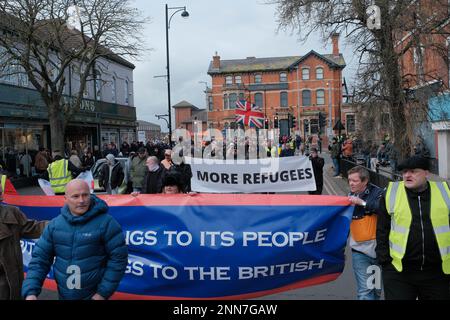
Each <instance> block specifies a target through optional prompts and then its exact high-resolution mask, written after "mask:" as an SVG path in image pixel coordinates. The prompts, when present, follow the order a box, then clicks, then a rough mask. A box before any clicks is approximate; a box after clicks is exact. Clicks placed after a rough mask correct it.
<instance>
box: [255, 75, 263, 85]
mask: <svg viewBox="0 0 450 320" xmlns="http://www.w3.org/2000/svg"><path fill="white" fill-rule="evenodd" d="M261 82H262V75H261V74H259V73H258V74H255V83H261Z"/></svg>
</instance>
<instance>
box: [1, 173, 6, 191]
mask: <svg viewBox="0 0 450 320" xmlns="http://www.w3.org/2000/svg"><path fill="white" fill-rule="evenodd" d="M0 186H1V187H2V190H5V187H6V174H1V173H0Z"/></svg>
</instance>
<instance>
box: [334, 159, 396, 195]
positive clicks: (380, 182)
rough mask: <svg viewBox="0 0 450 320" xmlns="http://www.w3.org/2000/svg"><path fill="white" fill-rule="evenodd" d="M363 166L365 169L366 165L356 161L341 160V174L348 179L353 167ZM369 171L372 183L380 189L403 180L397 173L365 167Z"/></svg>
mask: <svg viewBox="0 0 450 320" xmlns="http://www.w3.org/2000/svg"><path fill="white" fill-rule="evenodd" d="M356 166H361V167H365V166H364V164H359V163H356V162H354V161H350V160H347V159H341V160H340V166H339V168H340V173H341V174H342V176H343V177H345V178H347V172H348V170H350V169H351V168H353V167H356ZM365 168H366V169H367V170H368V171H369V175H370V183H372V184H374V185H376V186H378V187H380V188H385V187H387V186H388V184H389V182H391V181H399V180H402V176H401V175H399V174H396V173H392V172H390V171H387V170H383V169H380V168H377V171H372V170H370V169H369V168H367V167H365Z"/></svg>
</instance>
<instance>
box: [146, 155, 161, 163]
mask: <svg viewBox="0 0 450 320" xmlns="http://www.w3.org/2000/svg"><path fill="white" fill-rule="evenodd" d="M148 160H152V161H153V162H154V163H159V159H158V157H155V156H150V157H148V158H147V161H148Z"/></svg>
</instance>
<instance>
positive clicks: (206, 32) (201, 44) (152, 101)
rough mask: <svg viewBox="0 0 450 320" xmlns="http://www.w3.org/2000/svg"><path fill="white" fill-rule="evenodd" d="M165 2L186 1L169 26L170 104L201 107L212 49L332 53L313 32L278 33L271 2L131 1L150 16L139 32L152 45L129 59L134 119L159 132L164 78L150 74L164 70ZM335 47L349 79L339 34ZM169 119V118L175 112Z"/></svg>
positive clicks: (223, 53)
mask: <svg viewBox="0 0 450 320" xmlns="http://www.w3.org/2000/svg"><path fill="white" fill-rule="evenodd" d="M166 3H167V4H168V5H169V7H178V6H186V7H187V11H188V12H189V18H187V19H183V18H182V17H181V15H180V14H181V12H180V13H177V14H176V15H175V16H174V17H173V19H172V21H171V26H170V31H169V41H170V75H171V100H172V105H175V104H176V103H178V102H180V101H182V100H186V101H189V102H190V103H192V104H194V105H195V106H197V107H199V108H205V107H206V106H205V104H206V101H205V95H204V93H203V91H204V89H205V84H201V83H199V81H206V82H207V83H208V86H210V85H211V77H210V76H208V74H207V70H208V66H209V63H210V61H211V60H212V56H213V55H214V53H215V52H216V51H217V52H218V54H219V56H220V57H221V59H223V60H228V59H243V58H246V57H250V56H254V57H257V58H263V57H283V56H295V55H304V54H306V53H308V52H309V51H310V50H315V51H317V52H319V53H331V43H330V41H328V42H327V43H326V44H324V43H323V42H322V41H321V39H320V38H319V37H318V36H316V37H311V38H310V39H309V40H308V41H307V42H306V43H305V44H301V43H300V42H299V41H298V37H297V35H296V34H291V32H284V31H280V32H277V22H276V16H275V11H276V10H275V6H274V5H267V4H264V0H171V1H163V0H150V1H149V0H135V1H134V6H135V7H137V8H138V9H140V10H141V11H142V12H143V14H144V15H145V16H147V17H149V18H150V19H151V22H150V23H149V24H148V25H147V26H146V29H145V31H144V35H145V38H146V46H147V47H148V48H151V49H152V51H150V52H149V53H147V54H146V55H145V56H143V57H142V58H141V61H137V62H134V61H133V63H135V65H136V69H135V70H134V94H135V106H136V109H137V118H138V120H145V121H150V122H153V123H158V124H160V125H161V129H162V130H163V131H167V125H166V124H165V122H164V121H162V120H161V121H158V120H157V119H156V117H155V114H165V113H167V83H166V80H165V78H153V77H154V76H158V75H164V74H166V38H165V36H166V33H165V4H166ZM173 12H174V10H173V11H171V13H173ZM340 49H341V52H342V53H343V54H344V58H345V60H346V62H347V68H346V69H345V70H344V76H345V77H346V78H347V83H349V81H350V80H351V77H352V74H353V73H354V72H355V64H356V62H357V61H356V59H355V58H353V55H352V52H351V48H350V47H349V46H347V45H346V43H345V39H344V38H343V37H341V41H340ZM172 119H173V122H174V119H175V118H174V115H173V118H172Z"/></svg>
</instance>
